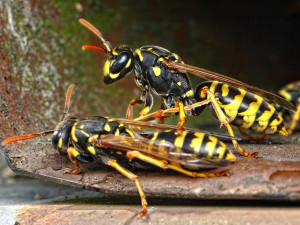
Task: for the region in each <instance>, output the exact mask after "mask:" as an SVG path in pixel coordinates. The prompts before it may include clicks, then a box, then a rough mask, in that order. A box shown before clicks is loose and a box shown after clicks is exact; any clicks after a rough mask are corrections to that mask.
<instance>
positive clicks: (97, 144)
mask: <svg viewBox="0 0 300 225" xmlns="http://www.w3.org/2000/svg"><path fill="white" fill-rule="evenodd" d="M73 88H74V85H71V86H70V87H69V89H68V91H67V94H66V99H65V107H64V113H63V116H62V119H61V121H60V122H59V123H58V124H57V126H56V127H55V129H54V130H50V131H44V132H41V133H36V134H27V135H21V136H14V137H10V138H7V139H5V140H3V142H2V145H3V146H5V145H7V144H9V143H12V142H16V141H23V140H27V139H32V138H36V137H40V136H46V135H50V134H53V136H52V145H53V147H54V148H55V149H56V150H58V152H59V153H60V154H67V155H68V157H69V159H70V160H71V162H72V163H73V164H74V166H75V169H70V168H65V170H64V171H65V173H71V174H78V173H79V172H80V166H79V162H83V163H89V162H94V161H96V162H101V163H104V164H106V165H108V166H110V167H113V168H115V169H116V170H117V171H119V172H120V173H121V174H123V175H124V176H126V177H127V178H129V179H131V180H133V181H134V182H135V184H136V187H137V190H138V192H139V195H140V198H141V204H142V211H141V212H140V214H141V215H145V214H146V213H147V201H146V196H145V194H144V192H143V190H142V187H141V185H140V183H139V181H138V177H137V176H136V175H135V174H133V173H132V172H131V171H130V170H129V169H128V168H141V169H147V168H151V167H153V166H154V167H160V168H162V169H171V170H175V171H178V172H179V173H183V174H186V175H188V176H191V177H202V178H204V177H219V176H228V175H229V171H228V170H224V171H221V172H201V171H199V170H201V169H211V168H217V167H221V166H225V165H228V164H229V163H232V162H234V161H235V156H234V155H233V154H232V153H231V151H230V150H229V149H228V148H227V147H226V145H225V144H224V143H223V142H221V141H219V140H218V138H217V137H215V136H212V135H208V134H205V133H203V132H196V131H183V132H181V133H178V132H176V129H169V126H168V125H166V126H165V125H155V124H149V123H144V122H139V121H134V120H125V119H122V120H118V119H116V120H115V119H111V118H108V117H102V116H92V117H88V118H86V119H77V118H74V117H70V116H69V112H68V111H69V106H70V99H71V93H72V90H73ZM158 118H159V115H158ZM148 119H149V120H150V119H151V118H150V117H148ZM118 121H122V122H118ZM135 126H136V127H137V129H135ZM142 127H146V128H157V129H158V130H157V131H154V132H152V133H147V134H146V133H142V132H141V130H140V128H142ZM167 128H168V129H167ZM217 136H218V135H217ZM221 137H222V136H221Z"/></svg>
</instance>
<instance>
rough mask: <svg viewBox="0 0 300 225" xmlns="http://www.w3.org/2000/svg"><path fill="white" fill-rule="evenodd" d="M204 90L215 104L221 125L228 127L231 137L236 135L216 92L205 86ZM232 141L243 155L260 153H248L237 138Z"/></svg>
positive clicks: (253, 155)
mask: <svg viewBox="0 0 300 225" xmlns="http://www.w3.org/2000/svg"><path fill="white" fill-rule="evenodd" d="M202 91H203V92H204V94H205V95H207V96H208V98H209V99H210V101H211V104H212V106H213V108H214V111H215V113H216V115H217V117H218V119H219V121H220V123H221V125H224V126H225V127H226V129H227V131H228V133H229V135H230V136H231V137H235V136H234V133H233V130H232V128H231V126H230V124H229V120H228V118H227V117H226V116H225V114H224V113H223V111H222V110H221V108H220V106H219V104H218V103H217V100H216V98H215V94H214V93H213V92H211V91H210V90H209V89H207V88H204V89H203V90H202ZM232 143H233V145H234V147H235V148H236V149H238V150H239V152H240V153H241V154H242V155H244V156H246V157H256V156H257V154H258V152H254V153H248V152H246V151H245V150H244V149H243V148H242V147H241V146H240V145H239V144H238V142H237V141H236V140H234V139H232Z"/></svg>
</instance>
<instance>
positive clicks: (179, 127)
mask: <svg viewBox="0 0 300 225" xmlns="http://www.w3.org/2000/svg"><path fill="white" fill-rule="evenodd" d="M175 107H178V109H179V123H178V125H177V132H178V133H179V134H180V133H182V130H183V126H184V124H185V121H186V116H185V112H184V105H183V102H182V101H178V102H176V105H175Z"/></svg>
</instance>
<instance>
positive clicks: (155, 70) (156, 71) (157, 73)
mask: <svg viewBox="0 0 300 225" xmlns="http://www.w3.org/2000/svg"><path fill="white" fill-rule="evenodd" d="M153 72H154V74H155V76H157V77H158V76H159V75H160V73H161V69H160V68H159V67H158V66H155V67H153Z"/></svg>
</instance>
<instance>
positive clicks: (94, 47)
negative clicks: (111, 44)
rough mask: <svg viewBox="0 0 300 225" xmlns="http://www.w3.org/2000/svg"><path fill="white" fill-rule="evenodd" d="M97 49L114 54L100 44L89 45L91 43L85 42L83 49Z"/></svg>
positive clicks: (110, 54)
mask: <svg viewBox="0 0 300 225" xmlns="http://www.w3.org/2000/svg"><path fill="white" fill-rule="evenodd" d="M87 49H89V50H96V51H99V52H104V53H106V54H107V55H109V56H112V55H113V54H112V53H111V52H109V51H107V50H106V49H104V48H102V47H100V46H97V45H89V44H85V45H82V50H87Z"/></svg>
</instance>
